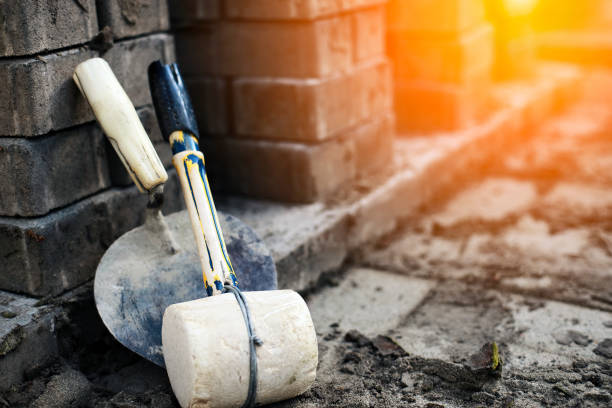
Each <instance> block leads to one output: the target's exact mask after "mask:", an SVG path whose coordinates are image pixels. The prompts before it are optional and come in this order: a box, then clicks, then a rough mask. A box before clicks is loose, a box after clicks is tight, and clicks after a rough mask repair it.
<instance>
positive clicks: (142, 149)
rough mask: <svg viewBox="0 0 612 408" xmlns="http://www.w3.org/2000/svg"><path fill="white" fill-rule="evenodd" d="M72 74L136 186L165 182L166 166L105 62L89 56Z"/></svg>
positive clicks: (147, 187) (149, 186) (144, 187)
mask: <svg viewBox="0 0 612 408" xmlns="http://www.w3.org/2000/svg"><path fill="white" fill-rule="evenodd" d="M72 78H73V79H74V82H76V84H77V86H78V87H79V89H80V90H81V93H82V94H83V96H85V98H86V99H87V102H89V106H91V110H92V111H93V113H94V115H95V116H96V119H97V120H98V122H99V123H100V125H101V126H102V129H103V130H104V133H105V134H106V136H107V137H108V139H109V140H110V142H111V144H112V145H113V147H114V149H115V151H116V152H117V154H118V155H119V158H121V161H122V162H123V164H124V166H125V168H126V169H127V171H128V173H129V174H130V176H131V177H132V180H134V183H136V186H138V189H139V190H140V191H141V192H147V191H150V190H152V189H153V188H155V187H156V186H158V185H160V184H163V183H165V182H166V180H167V179H168V174H167V173H166V169H165V168H164V165H163V164H162V162H161V160H160V159H159V157H158V156H157V153H156V152H155V148H154V147H153V144H152V143H151V140H150V139H149V137H148V136H147V133H146V132H145V130H144V128H143V127H142V123H140V119H139V118H138V114H137V113H136V109H134V105H133V104H132V101H130V98H129V97H128V96H127V94H126V93H125V91H124V90H123V88H122V87H121V84H119V81H118V80H117V78H116V77H115V74H113V71H112V70H111V68H110V66H109V65H108V63H107V62H106V61H105V60H103V59H102V58H92V59H89V60H87V61H85V62H82V63H80V64H79V65H78V66H77V67H76V69H75V70H74V74H73V76H72Z"/></svg>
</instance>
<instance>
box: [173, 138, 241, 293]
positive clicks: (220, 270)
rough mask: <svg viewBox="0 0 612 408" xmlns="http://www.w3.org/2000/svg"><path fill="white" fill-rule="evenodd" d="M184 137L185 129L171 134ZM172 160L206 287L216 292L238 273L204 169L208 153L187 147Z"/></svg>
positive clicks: (177, 139) (231, 282) (208, 290)
mask: <svg viewBox="0 0 612 408" xmlns="http://www.w3.org/2000/svg"><path fill="white" fill-rule="evenodd" d="M182 140H183V132H180V131H177V132H174V133H172V134H171V135H170V142H171V143H174V142H181V141H182ZM172 161H173V163H174V166H175V167H176V170H177V173H178V176H179V178H180V180H181V186H182V188H183V195H184V197H185V202H186V205H187V211H188V212H189V218H190V220H191V227H192V230H193V234H194V237H195V239H196V245H197V247H198V253H199V255H200V263H201V264H202V274H203V277H204V282H205V286H206V290H207V292H208V294H209V295H216V294H218V293H220V292H221V291H222V289H223V284H224V283H230V284H235V275H234V271H233V268H232V265H231V262H230V260H229V256H228V255H227V249H226V247H225V242H224V240H223V234H222V232H221V226H220V225H219V222H218V217H217V211H216V209H215V204H214V202H213V200H212V195H211V194H210V187H209V185H208V179H207V177H206V173H205V171H204V155H203V154H202V152H200V151H199V150H184V151H180V152H177V153H175V154H174V157H173V159H172Z"/></svg>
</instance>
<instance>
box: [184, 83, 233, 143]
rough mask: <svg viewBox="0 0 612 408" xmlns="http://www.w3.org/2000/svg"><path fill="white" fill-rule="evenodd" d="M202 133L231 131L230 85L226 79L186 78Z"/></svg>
mask: <svg viewBox="0 0 612 408" xmlns="http://www.w3.org/2000/svg"><path fill="white" fill-rule="evenodd" d="M185 85H186V86H187V89H188V90H189V95H190V97H191V102H192V104H193V110H194V111H195V114H196V118H197V120H198V128H199V129H200V133H201V134H205V133H212V134H225V133H227V132H229V117H228V112H227V106H228V105H227V104H228V101H227V92H228V86H227V82H226V81H225V80H224V79H220V78H212V77H208V78H207V77H201V78H185Z"/></svg>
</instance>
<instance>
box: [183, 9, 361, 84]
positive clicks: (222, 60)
mask: <svg viewBox="0 0 612 408" xmlns="http://www.w3.org/2000/svg"><path fill="white" fill-rule="evenodd" d="M176 50H177V55H178V61H179V62H180V63H181V67H182V71H183V75H185V76H201V75H209V74H212V75H239V76H273V77H279V76H281V77H283V76H290V77H301V78H303V77H322V76H326V75H330V74H332V73H335V72H338V71H342V70H345V69H347V68H349V67H350V66H351V63H352V47H351V26H350V19H349V18H348V17H334V18H329V19H324V20H317V21H313V22H299V23H295V24H283V23H274V22H259V23H257V22H242V21H240V22H239V21H232V22H228V21H225V22H215V23H208V24H201V25H199V26H198V27H197V28H193V29H184V30H178V31H176ZM194 50H198V52H194Z"/></svg>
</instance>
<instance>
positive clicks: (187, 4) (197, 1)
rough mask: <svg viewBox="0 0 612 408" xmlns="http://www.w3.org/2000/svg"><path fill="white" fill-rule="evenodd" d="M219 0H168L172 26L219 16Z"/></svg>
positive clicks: (190, 23)
mask: <svg viewBox="0 0 612 408" xmlns="http://www.w3.org/2000/svg"><path fill="white" fill-rule="evenodd" d="M220 1H221V0H168V7H169V9H170V20H171V22H172V27H173V28H179V27H188V26H190V25H192V24H197V23H198V22H201V21H207V20H217V19H219V18H220V17H221V4H220Z"/></svg>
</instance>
